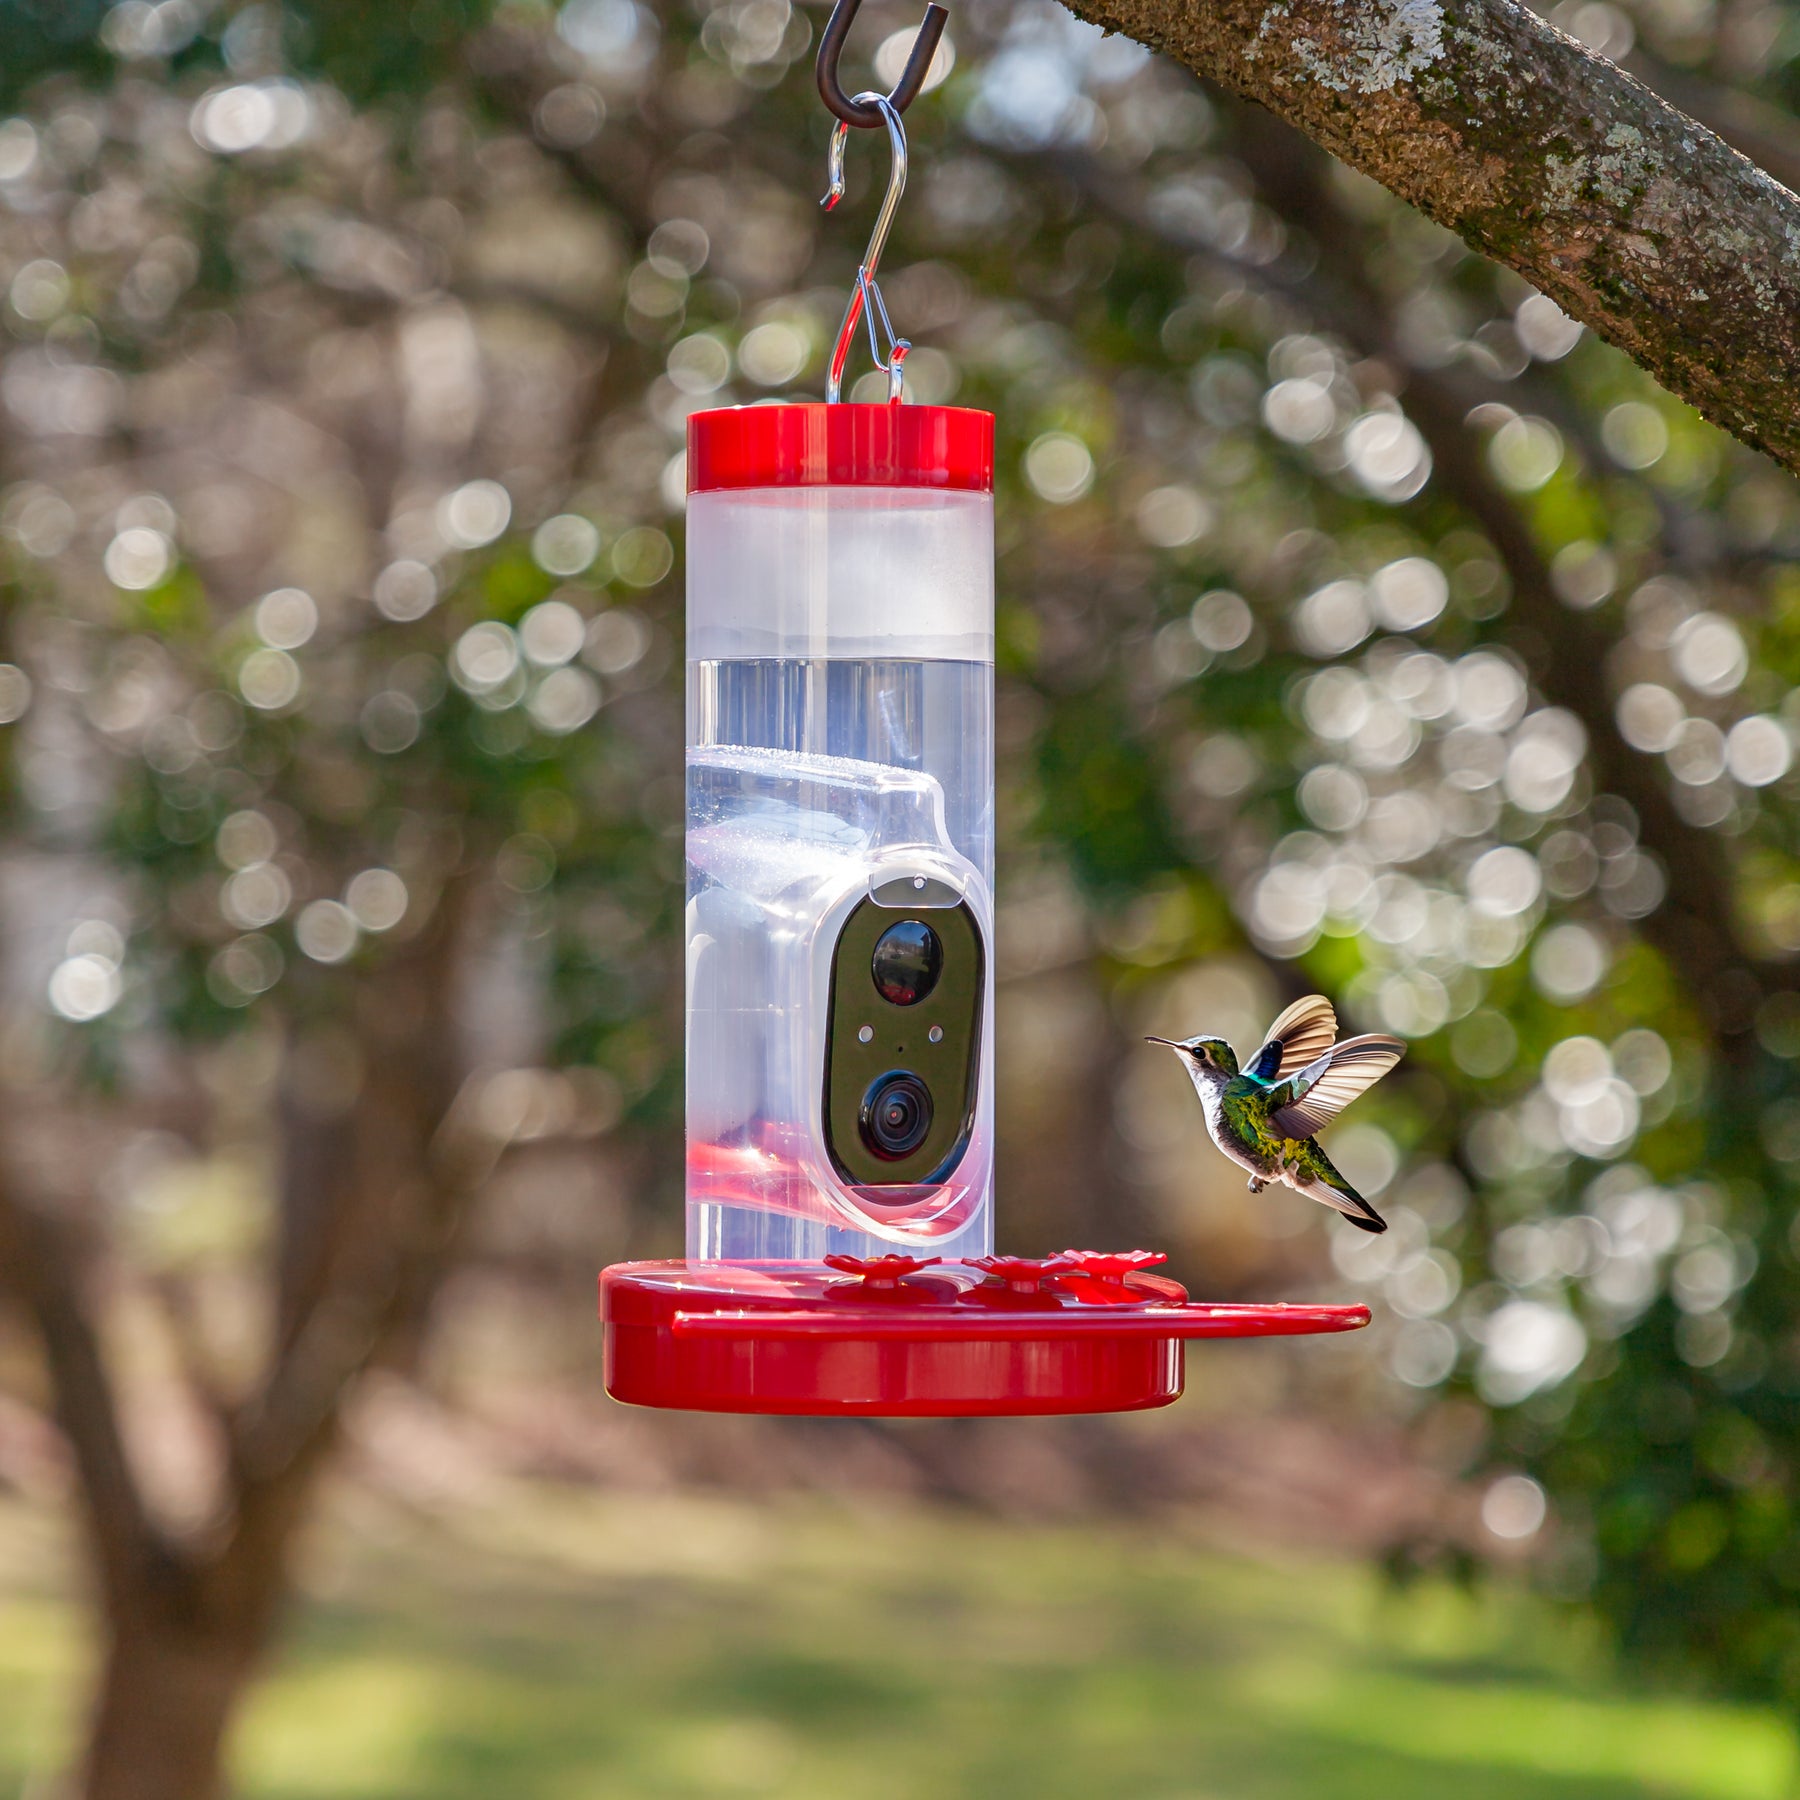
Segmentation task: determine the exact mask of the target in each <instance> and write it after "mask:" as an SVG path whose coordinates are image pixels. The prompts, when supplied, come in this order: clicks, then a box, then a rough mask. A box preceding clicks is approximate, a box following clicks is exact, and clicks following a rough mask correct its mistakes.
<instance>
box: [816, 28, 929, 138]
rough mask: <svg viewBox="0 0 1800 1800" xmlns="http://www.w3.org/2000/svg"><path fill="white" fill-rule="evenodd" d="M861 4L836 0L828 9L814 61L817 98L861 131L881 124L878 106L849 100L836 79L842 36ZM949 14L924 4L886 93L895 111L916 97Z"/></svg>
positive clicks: (842, 45)
mask: <svg viewBox="0 0 1800 1800" xmlns="http://www.w3.org/2000/svg"><path fill="white" fill-rule="evenodd" d="M861 7H862V0H837V4H836V5H835V6H833V7H832V9H831V17H830V18H829V19H827V20H826V21H825V29H824V30H823V31H822V32H821V33H820V34H819V60H818V62H817V64H816V65H815V73H816V75H817V77H818V82H819V98H820V99H821V100H823V101H824V102H825V104H826V105H827V106H828V107H830V108H831V110H832V112H834V113H835V114H836V115H837V116H838V117H839V118H840V119H842V120H843V121H844V123H845V124H846V125H854V126H856V127H857V128H858V129H859V130H862V131H873V130H875V129H876V127H877V126H879V125H881V124H883V123H884V122H885V121H884V120H883V119H882V116H881V112H880V109H879V108H877V107H875V106H874V105H871V104H865V103H864V102H862V101H859V100H852V99H851V98H850V96H849V95H848V94H846V93H845V92H844V90H843V86H842V85H841V83H840V82H839V81H838V58H839V57H840V56H841V55H842V54H843V51H844V40H845V39H846V38H847V37H848V36H849V35H850V27H851V26H852V25H853V24H855V23H856V15H857V13H858V11H859V10H860V9H861ZM949 17H950V14H949V13H948V12H947V11H946V10H945V9H944V8H943V7H941V6H939V5H938V4H937V0H932V4H931V5H929V6H927V7H926V8H925V18H924V20H923V22H922V23H921V24H920V26H919V35H918V36H917V37H916V38H914V39H913V47H912V54H911V55H910V56H909V57H907V59H906V67H905V68H904V69H903V70H902V71H901V74H900V79H899V80H898V81H897V82H895V83H894V91H893V92H892V93H891V94H889V95H888V97H887V100H888V104H889V105H890V106H891V107H892V108H893V109H894V111H895V112H897V113H903V112H905V111H906V109H907V108H908V107H909V106H911V105H912V103H913V102H914V101H915V100H916V99H918V97H919V90H920V89H921V88H922V87H923V86H924V85H925V77H926V74H927V73H928V72H929V71H930V68H931V59H932V57H933V56H935V55H936V54H937V47H938V39H939V38H941V37H942V36H943V35H944V25H945V23H946V21H947V20H948V19H949Z"/></svg>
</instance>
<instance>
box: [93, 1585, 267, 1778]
mask: <svg viewBox="0 0 1800 1800" xmlns="http://www.w3.org/2000/svg"><path fill="white" fill-rule="evenodd" d="M270 1573H271V1575H273V1573H274V1572H273V1571H271V1572H270ZM276 1585H277V1583H276V1582H275V1581H273V1580H272V1581H271V1582H270V1583H269V1590H268V1594H267V1595H265V1599H267V1598H272V1597H273V1593H274V1590H275V1587H276ZM180 1586H181V1588H182V1589H186V1588H187V1586H188V1584H187V1583H186V1582H183V1583H181V1584H180ZM187 1598H188V1596H187V1595H186V1594H185V1593H184V1594H183V1595H182V1596H181V1597H180V1598H179V1599H178V1598H177V1596H175V1595H168V1596H164V1597H162V1598H161V1600H159V1601H158V1602H153V1603H152V1604H150V1605H149V1606H147V1607H145V1608H143V1609H142V1610H141V1611H140V1612H138V1613H137V1614H136V1615H135V1616H133V1617H131V1618H129V1619H118V1618H115V1619H114V1621H113V1627H112V1632H113V1635H112V1639H111V1642H110V1644H109V1645H108V1648H107V1656H106V1667H105V1671H104V1673H103V1676H102V1679H101V1684H100V1696H99V1701H98V1704H97V1706H96V1709H95V1712H94V1718H93V1723H92V1726H91V1728H90V1733H89V1743H88V1755H87V1763H86V1767H85V1770H84V1773H83V1776H82V1782H81V1788H80V1793H81V1795H82V1800H214V1796H216V1795H218V1794H220V1793H222V1792H223V1791H224V1770H223V1762H222V1753H223V1749H224V1741H225V1731H226V1728H227V1726H228V1725H229V1723H230V1721H231V1717H232V1714H233V1712H234V1711H235V1709H236V1706H237V1702H238V1698H239V1696H240V1695H241V1694H242V1693H243V1692H244V1690H245V1688H246V1686H247V1685H248V1683H249V1681H250V1679H251V1677H252V1675H253V1674H254V1673H255V1670H256V1665H257V1660H258V1652H259V1650H260V1648H261V1642H260V1640H261V1638H262V1636H263V1632H262V1631H260V1630H253V1629H251V1626H252V1621H251V1620H249V1619H245V1620H231V1621H222V1620H213V1619H196V1618H194V1617H193V1616H191V1614H190V1612H189V1608H188V1606H187V1605H186V1604H185V1603H184V1602H185V1600H186V1599H187Z"/></svg>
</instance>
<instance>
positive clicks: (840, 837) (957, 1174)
mask: <svg viewBox="0 0 1800 1800" xmlns="http://www.w3.org/2000/svg"><path fill="white" fill-rule="evenodd" d="M992 721H993V512H992V501H991V498H990V497H989V496H988V495H986V494H976V493H936V492H931V491H929V490H921V489H916V488H863V487H856V488H853V487H834V488H804V489H749V490H732V491H728V492H717V493H705V494H696V495H693V496H692V497H691V498H690V501H689V509H688V745H689V755H688V817H687V825H688V840H687V842H688V908H687V959H688V960H687V977H688V1020H687V1045H688V1063H687V1111H688V1157H687V1196H688V1234H687V1237H688V1243H687V1248H688V1254H689V1256H691V1257H704V1258H731V1259H744V1258H758V1259H762V1258H767V1259H777V1260H781V1259H790V1258H792V1259H808V1260H810V1259H816V1258H817V1257H820V1256H822V1255H825V1254H826V1253H828V1252H832V1253H839V1252H841V1253H847V1254H851V1255H872V1254H878V1253H879V1252H880V1251H881V1250H885V1249H892V1248H894V1247H895V1246H906V1245H925V1246H929V1249H930V1251H931V1253H932V1254H942V1255H948V1256H978V1255H982V1254H984V1253H986V1252H987V1251H988V1250H989V1249H990V1248H991V1247H992V1235H993V1226H992V1217H991V1186H992V1158H993V1124H992V1115H993V975H992V960H993V959H992V952H991V946H992V942H993V937H992V932H993V902H992V884H993V723H992ZM915 875H923V876H925V877H927V878H928V879H931V880H941V881H943V882H945V883H946V884H947V885H948V886H949V887H950V888H951V889H953V890H954V891H955V892H958V893H960V894H962V895H963V896H964V897H965V898H966V899H967V901H968V903H969V905H970V907H971V909H972V910H973V911H974V913H975V916H976V918H977V920H978V922H979V924H980V928H981V932H982V937H983V941H984V943H986V944H987V945H988V946H989V956H988V985H987V993H986V996H985V999H984V1002H983V1016H982V1029H981V1072H980V1086H979V1098H978V1102H977V1109H976V1122H975V1130H974V1132H973V1134H972V1136H971V1138H970V1142H969V1145H968V1148H967V1150H966V1151H965V1152H964V1154H963V1156H962V1158H961V1160H960V1161H959V1162H958V1164H957V1166H956V1167H955V1169H954V1170H952V1171H951V1173H950V1175H949V1176H948V1177H947V1178H946V1179H945V1180H944V1181H943V1182H941V1183H938V1184H935V1185H933V1186H930V1187H913V1188H883V1189H854V1188H850V1187H847V1186H845V1185H844V1184H843V1183H842V1182H841V1181H839V1179H838V1178H837V1176H836V1174H835V1172H834V1171H833V1170H832V1169H831V1166H830V1162H829V1159H828V1157H827V1155H826V1151H825V1145H824V1133H823V1123H822V1118H821V1112H822V1103H823V1090H824V1055H825V1043H824V1033H825V1025H826V1018H827V999H828V990H829V979H830V966H831V953H832V949H833V947H834V945H835V943H836V939H837V934H838V932H839V930H840V929H841V927H842V925H843V922H844V920H845V918H847V916H848V914H849V912H850V910H851V908H852V907H854V906H855V904H856V903H857V902H858V901H859V900H861V899H862V898H863V897H864V896H865V895H867V894H868V893H869V891H870V890H871V888H873V887H878V886H882V885H884V884H885V883H887V882H890V881H893V880H896V879H905V878H910V877H913V876H915Z"/></svg>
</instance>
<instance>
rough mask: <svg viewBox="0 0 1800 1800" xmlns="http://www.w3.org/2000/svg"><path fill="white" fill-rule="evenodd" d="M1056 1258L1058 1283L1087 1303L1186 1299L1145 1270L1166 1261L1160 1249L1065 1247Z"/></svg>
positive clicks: (1174, 1285)
mask: <svg viewBox="0 0 1800 1800" xmlns="http://www.w3.org/2000/svg"><path fill="white" fill-rule="evenodd" d="M1057 1260H1058V1261H1059V1262H1060V1263H1061V1264H1062V1265H1063V1272H1062V1279H1061V1285H1062V1286H1063V1287H1065V1288H1066V1289H1067V1290H1068V1291H1069V1292H1070V1293H1071V1294H1074V1295H1076V1296H1077V1297H1078V1298H1080V1299H1082V1300H1086V1301H1089V1302H1091V1303H1098V1304H1100V1305H1103V1306H1118V1305H1120V1304H1122V1303H1129V1302H1142V1301H1146V1300H1176V1301H1180V1300H1185V1299H1186V1298H1187V1291H1186V1289H1184V1288H1183V1287H1181V1286H1180V1285H1179V1284H1178V1283H1176V1282H1173V1281H1170V1280H1168V1279H1167V1278H1166V1277H1162V1276H1153V1275H1151V1274H1150V1273H1149V1272H1150V1270H1152V1269H1154V1268H1156V1267H1158V1265H1160V1264H1162V1263H1166V1262H1167V1261H1168V1260H1169V1259H1168V1257H1167V1256H1165V1255H1164V1254H1163V1252H1162V1251H1160V1250H1065V1251H1063V1252H1062V1254H1061V1256H1060V1257H1058V1259H1057ZM1133 1277H1138V1278H1139V1279H1136V1280H1134V1279H1133Z"/></svg>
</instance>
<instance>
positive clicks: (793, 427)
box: [687, 403, 994, 494]
mask: <svg viewBox="0 0 1800 1800" xmlns="http://www.w3.org/2000/svg"><path fill="white" fill-rule="evenodd" d="M687 485H688V492H689V493H690V494H705V493H710V492H712V491H714V490H716V489H719V488H766V487H920V488H945V489H956V490H962V491H964V492H969V493H977V494H989V493H992V492H993V489H994V415H993V414H992V413H985V412H975V411H973V410H972V409H971V408H969V407H966V406H888V405H879V406H857V405H853V404H850V403H841V404H839V405H836V406H826V405H823V404H810V405H800V406H727V407H720V408H719V409H717V410H716V411H713V412H698V413H690V414H689V415H688V460H687Z"/></svg>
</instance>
